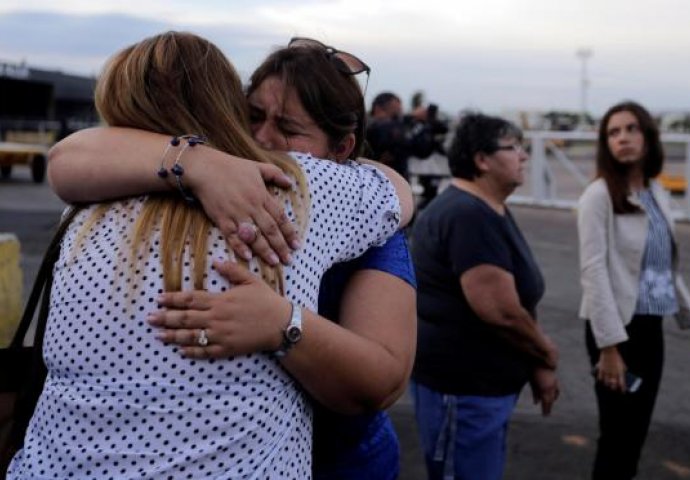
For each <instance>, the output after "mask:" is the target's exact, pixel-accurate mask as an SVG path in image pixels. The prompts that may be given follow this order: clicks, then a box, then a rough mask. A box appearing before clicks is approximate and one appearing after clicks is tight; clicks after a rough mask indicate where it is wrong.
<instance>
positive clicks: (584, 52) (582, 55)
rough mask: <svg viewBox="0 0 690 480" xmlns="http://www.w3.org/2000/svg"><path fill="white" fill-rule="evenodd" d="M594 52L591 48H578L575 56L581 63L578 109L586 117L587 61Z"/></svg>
mask: <svg viewBox="0 0 690 480" xmlns="http://www.w3.org/2000/svg"><path fill="white" fill-rule="evenodd" d="M593 53H594V52H593V51H592V49H591V48H580V49H578V50H577V51H576V52H575V55H577V57H578V58H579V59H580V60H581V61H582V72H581V77H580V108H581V109H582V115H583V116H585V117H586V116H587V89H588V88H589V78H588V77H587V60H589V58H590V57H591V56H592V54H593Z"/></svg>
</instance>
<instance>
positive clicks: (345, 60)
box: [288, 37, 371, 92]
mask: <svg viewBox="0 0 690 480" xmlns="http://www.w3.org/2000/svg"><path fill="white" fill-rule="evenodd" d="M288 48H315V49H319V50H323V51H324V52H325V53H326V56H327V57H328V58H329V59H330V60H331V62H332V63H333V66H335V68H336V69H337V70H338V71H339V72H340V73H344V74H345V75H359V74H360V73H366V74H367V81H366V85H365V86H364V91H365V92H366V91H367V86H368V85H369V74H370V73H371V68H369V65H367V64H366V63H364V62H363V61H362V60H360V59H359V58H357V57H355V56H354V55H352V54H351V53H348V52H343V51H342V50H338V49H337V48H334V47H331V46H330V45H326V44H325V43H321V42H319V41H318V40H314V39H313V38H305V37H292V38H291V39H290V41H289V42H288Z"/></svg>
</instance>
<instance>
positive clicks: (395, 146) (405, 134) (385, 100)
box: [365, 92, 448, 178]
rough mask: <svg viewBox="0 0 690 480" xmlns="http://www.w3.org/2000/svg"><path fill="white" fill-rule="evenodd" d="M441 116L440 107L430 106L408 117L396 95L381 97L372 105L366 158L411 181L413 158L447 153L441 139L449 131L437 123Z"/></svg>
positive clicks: (440, 123) (441, 123)
mask: <svg viewBox="0 0 690 480" xmlns="http://www.w3.org/2000/svg"><path fill="white" fill-rule="evenodd" d="M437 114H438V106H437V105H429V106H428V107H418V108H416V109H415V110H413V111H412V113H411V114H409V115H404V114H403V108H402V102H401V101H400V97H399V96H398V95H396V94H394V93H392V92H383V93H380V94H378V95H377V96H376V97H375V98H374V100H373V101H372V104H371V112H370V116H369V123H368V126H367V134H366V137H367V145H368V151H366V152H365V153H366V155H365V156H367V157H369V158H372V159H373V160H378V161H380V162H382V163H385V164H387V165H390V166H391V167H393V168H394V169H395V170H396V171H397V172H398V173H400V174H401V175H402V176H403V177H405V178H409V175H408V165H407V164H408V160H409V158H410V157H418V158H428V157H429V156H430V155H431V154H432V153H434V152H435V151H441V152H443V147H442V139H441V141H439V138H438V135H439V134H442V135H445V133H446V132H447V131H448V128H447V127H446V126H445V123H443V122H438V121H437V118H438V117H437Z"/></svg>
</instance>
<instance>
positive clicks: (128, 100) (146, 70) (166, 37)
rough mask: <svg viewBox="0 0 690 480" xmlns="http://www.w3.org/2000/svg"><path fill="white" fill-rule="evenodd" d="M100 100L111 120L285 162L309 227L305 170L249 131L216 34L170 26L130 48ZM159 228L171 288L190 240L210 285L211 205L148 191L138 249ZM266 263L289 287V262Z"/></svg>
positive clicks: (109, 70) (107, 77)
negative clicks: (285, 267) (285, 269)
mask: <svg viewBox="0 0 690 480" xmlns="http://www.w3.org/2000/svg"><path fill="white" fill-rule="evenodd" d="M95 103H96V109H97V110H98V113H99V115H100V116H101V118H102V119H103V121H104V122H105V123H107V124H108V125H111V126H119V127H130V128H138V129H142V130H149V131H153V132H157V133H163V134H170V135H179V134H183V133H194V134H198V135H203V136H205V137H206V138H207V139H208V143H209V144H210V145H212V146H213V147H215V148H217V149H219V150H221V151H223V152H226V153H229V154H232V155H235V156H238V157H242V158H246V159H250V160H254V161H257V162H263V163H272V164H275V165H277V166H278V167H280V168H281V169H282V170H283V171H284V172H286V173H287V174H289V175H291V176H292V177H293V178H294V179H295V184H296V186H297V190H298V192H299V193H300V195H299V196H298V195H296V194H295V192H294V190H291V191H289V192H288V195H289V198H290V200H291V202H292V205H293V210H294V213H295V216H296V217H297V219H298V223H299V224H300V225H301V227H302V229H303V228H304V224H305V223H306V219H305V217H306V209H307V208H308V198H309V197H308V191H307V187H306V180H305V178H304V174H303V173H302V170H301V169H300V168H299V166H298V165H297V164H296V163H295V162H294V160H293V159H291V158H290V157H288V156H287V155H284V154H279V153H273V152H267V151H264V150H262V149H261V148H259V147H258V146H257V145H256V143H255V142H254V140H253V139H252V137H251V135H250V133H249V131H250V130H249V119H248V111H247V102H246V99H245V96H244V93H243V91H242V84H241V81H240V79H239V76H238V75H237V73H236V71H235V69H234V68H233V66H232V65H231V64H230V62H229V61H228V59H227V58H226V57H225V55H223V53H222V52H221V51H220V50H219V49H218V47H216V46H215V45H214V44H212V43H211V42H209V41H208V40H205V39H203V38H201V37H199V36H197V35H194V34H191V33H186V32H173V31H170V32H166V33H162V34H160V35H156V36H153V37H150V38H147V39H144V40H142V41H141V42H138V43H136V44H134V45H132V46H130V47H127V48H125V49H124V50H122V51H120V52H119V53H117V54H115V55H114V56H113V57H112V58H111V59H110V60H109V62H108V63H107V65H106V67H105V69H104V71H103V73H102V75H101V77H100V79H99V80H98V83H97V85H96V93H95ZM199 161H202V160H199ZM154 174H155V173H154V172H152V175H154ZM107 208H108V205H105V206H102V207H99V208H98V209H97V211H96V213H95V214H94V216H93V217H92V218H91V219H90V221H89V222H88V223H90V224H92V223H93V222H94V221H97V219H98V218H99V216H102V214H103V213H104V212H105V210H107ZM156 228H160V245H161V259H162V267H163V279H164V285H165V289H166V290H169V291H174V290H180V289H181V287H182V264H183V261H182V256H183V254H184V251H185V246H186V245H187V244H189V246H190V249H191V252H192V253H191V257H192V260H193V269H194V275H193V281H194V288H196V289H201V288H203V287H204V285H203V278H204V272H205V269H206V256H207V255H206V251H207V241H208V234H209V231H210V229H211V228H212V224H211V222H210V220H209V218H208V217H207V216H206V215H205V213H204V212H203V210H201V209H200V208H198V207H196V206H192V205H189V204H187V203H186V202H185V201H184V200H183V199H182V198H180V196H179V195H175V196H173V195H158V196H150V197H148V199H147V200H146V201H145V203H144V206H143V210H142V213H141V215H140V216H139V218H138V219H137V221H136V223H135V225H134V234H133V238H134V241H133V242H132V248H133V254H134V255H136V254H137V253H138V252H140V251H141V249H142V248H143V246H146V245H147V242H148V241H150V240H149V239H150V238H151V237H152V233H153V231H154V230H155V229H156ZM144 251H147V250H144ZM259 268H260V270H261V275H262V277H263V278H264V279H265V280H266V281H267V282H268V283H269V284H270V285H272V286H273V288H274V289H276V290H277V291H279V292H281V293H284V286H283V275H282V268H281V267H280V266H278V267H271V266H269V265H267V264H265V263H263V262H261V261H260V260H259Z"/></svg>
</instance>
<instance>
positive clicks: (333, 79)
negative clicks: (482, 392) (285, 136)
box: [247, 47, 366, 159]
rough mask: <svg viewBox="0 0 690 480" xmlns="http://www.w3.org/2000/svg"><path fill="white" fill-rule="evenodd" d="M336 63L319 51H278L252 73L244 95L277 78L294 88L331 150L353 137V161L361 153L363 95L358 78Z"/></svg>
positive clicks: (363, 127) (351, 156)
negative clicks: (344, 70)
mask: <svg viewBox="0 0 690 480" xmlns="http://www.w3.org/2000/svg"><path fill="white" fill-rule="evenodd" d="M335 60H336V59H334V57H331V56H329V55H328V53H327V52H326V50H321V49H319V48H311V47H285V48H281V49H279V50H276V51H275V52H273V53H271V54H270V55H269V56H268V57H267V58H266V60H264V61H263V63H262V64H261V65H259V67H258V68H257V69H256V71H254V73H253V74H252V76H251V78H250V84H249V88H248V91H247V95H251V94H252V93H253V92H254V90H256V89H257V88H258V87H259V85H261V83H263V82H264V81H265V80H266V79H268V78H270V77H276V78H278V79H279V80H280V81H281V82H282V84H283V85H284V86H285V88H286V89H288V88H292V89H294V91H295V93H296V94H297V97H298V98H299V100H300V102H301V103H302V106H303V107H304V110H305V111H306V112H307V113H308V114H309V116H310V117H311V118H312V120H314V123H316V125H318V127H319V128H320V129H321V130H323V132H324V133H325V134H326V136H327V137H328V141H329V147H330V148H331V149H335V148H336V147H337V146H338V144H339V143H340V141H341V140H342V139H343V138H345V136H346V135H347V134H349V133H354V134H355V148H353V149H352V153H351V154H350V157H349V158H351V159H355V158H357V157H358V156H359V155H360V154H361V151H362V144H363V142H364V135H365V128H366V125H365V120H366V115H365V114H366V111H365V106H364V95H363V94H362V89H361V88H360V86H359V83H357V79H356V78H355V77H354V76H353V75H346V74H343V73H342V72H341V71H339V70H338V68H336V66H335V64H334V61H335Z"/></svg>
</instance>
